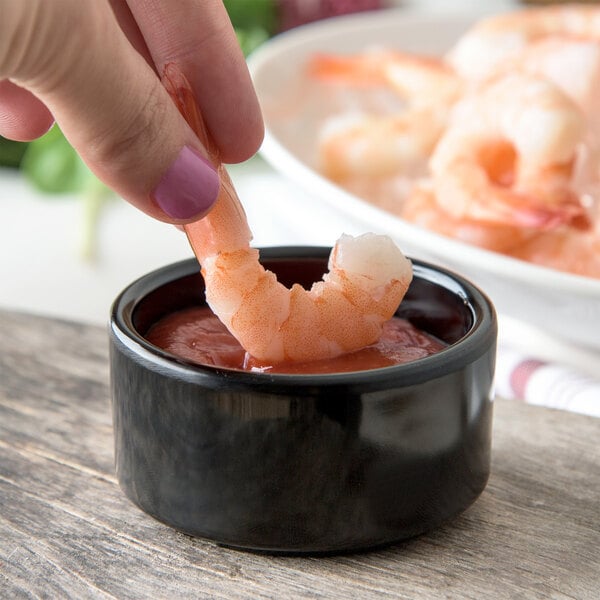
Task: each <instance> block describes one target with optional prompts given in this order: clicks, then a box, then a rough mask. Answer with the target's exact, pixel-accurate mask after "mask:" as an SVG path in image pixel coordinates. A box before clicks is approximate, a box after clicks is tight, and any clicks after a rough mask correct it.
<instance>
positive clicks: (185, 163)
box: [0, 0, 219, 223]
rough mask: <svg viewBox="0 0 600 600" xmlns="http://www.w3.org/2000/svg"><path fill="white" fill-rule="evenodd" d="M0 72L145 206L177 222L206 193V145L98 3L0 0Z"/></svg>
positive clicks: (210, 173) (213, 191) (103, 174)
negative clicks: (41, 105)
mask: <svg viewBox="0 0 600 600" xmlns="http://www.w3.org/2000/svg"><path fill="white" fill-rule="evenodd" d="M0 16H1V18H0V40H3V41H0V79H2V78H10V79H11V80H12V81H13V83H16V84H17V85H19V86H21V87H23V88H25V89H27V90H29V91H31V92H32V93H33V94H35V96H37V97H38V98H39V99H40V100H41V101H42V102H43V103H44V104H45V105H46V106H47V107H48V108H49V109H50V111H51V112H52V114H53V115H54V117H55V119H56V121H57V122H58V123H59V125H60V127H61V129H62V131H63V132H64V134H65V136H66V137H67V139H68V140H69V141H70V143H71V144H72V145H73V147H74V148H75V149H76V150H77V151H78V153H79V154H80V155H81V157H82V158H83V160H84V161H85V162H86V163H87V165H88V166H89V167H90V169H91V170H92V171H93V172H94V173H95V174H96V175H97V176H98V177H99V178H100V179H101V180H102V181H104V183H106V184H107V185H108V186H110V187H111V188H113V189H114V190H115V191H116V192H117V193H118V194H120V195H121V196H122V197H123V198H125V199H126V200H128V201H129V202H131V203H132V204H133V205H135V206H137V207H138V208H139V209H141V210H142V211H144V212H146V213H148V214H149V215H151V216H153V217H155V218H157V219H160V220H163V221H167V222H173V223H184V222H187V221H191V220H194V219H197V218H200V217H202V216H203V215H204V214H206V212H208V210H209V209H210V208H211V206H212V204H213V203H214V202H215V200H216V198H217V195H218V191H219V178H218V175H217V173H216V171H215V169H214V167H213V166H212V164H211V162H210V161H209V159H208V155H207V152H206V149H205V148H204V147H203V146H202V144H201V142H200V141H199V140H198V139H197V137H196V136H195V135H194V133H193V132H192V131H191V129H190V128H189V126H188V125H187V123H186V122H185V121H184V119H183V118H182V117H181V115H180V114H179V112H178V110H177V108H176V107H175V105H174V104H173V102H172V101H171V99H170V97H169V95H168V94H167V92H166V91H165V89H164V88H163V86H162V85H161V83H160V80H159V78H158V77H157V75H156V73H155V72H154V71H153V70H152V68H151V67H150V66H149V65H148V64H147V62H146V61H145V60H144V59H143V58H142V57H141V56H140V55H139V54H138V53H137V52H136V51H135V50H134V48H133V47H132V46H131V44H130V43H129V41H128V40H127V38H126V37H125V34H124V33H123V32H122V30H121V28H120V27H119V25H118V23H117V21H116V18H115V16H114V14H113V13H112V10H111V8H110V5H109V3H108V2H81V1H80V0H52V2H47V1H44V0H20V1H19V2H13V1H12V0H0Z"/></svg>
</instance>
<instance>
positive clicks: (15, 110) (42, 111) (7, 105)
mask: <svg viewBox="0 0 600 600" xmlns="http://www.w3.org/2000/svg"><path fill="white" fill-rule="evenodd" d="M53 124H54V117H53V116H52V113H51V112H50V111H49V110H48V108H46V106H45V104H43V102H41V101H40V100H38V99H37V98H36V97H35V96H34V95H33V94H32V93H31V92H28V91H27V90H24V89H23V88H21V87H19V86H17V85H15V84H14V83H12V82H10V81H8V80H4V81H0V135H2V136H4V137H6V138H9V139H11V140H18V141H21V142H30V141H31V140H35V139H37V138H39V137H41V136H42V135H44V134H45V133H47V132H48V130H49V129H50V128H51V127H52V125H53Z"/></svg>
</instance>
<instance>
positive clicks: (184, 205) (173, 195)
mask: <svg viewBox="0 0 600 600" xmlns="http://www.w3.org/2000/svg"><path fill="white" fill-rule="evenodd" d="M219 186H220V181H219V176H218V175H217V172H216V171H215V169H214V167H213V166H212V165H211V164H210V163H209V162H208V161H207V160H206V159H205V158H203V157H202V156H200V154H198V152H196V151H195V150H194V149H193V148H190V147H189V146H184V147H183V148H182V150H181V152H180V153H179V156H178V157H177V158H176V159H175V162H173V164H172V165H171V166H170V167H169V170H168V171H167V172H166V173H165V174H164V176H163V178H162V179H161V180H160V182H159V184H158V186H157V187H156V189H155V190H154V194H153V195H154V199H155V200H156V203H157V204H158V205H159V206H160V207H161V208H162V210H163V211H164V212H165V213H166V214H167V215H169V216H170V217H172V218H174V219H191V218H192V217H194V216H196V215H201V214H202V213H205V212H206V211H207V210H208V209H209V208H210V207H211V206H212V205H213V204H214V202H215V200H216V199H217V195H218V194H219Z"/></svg>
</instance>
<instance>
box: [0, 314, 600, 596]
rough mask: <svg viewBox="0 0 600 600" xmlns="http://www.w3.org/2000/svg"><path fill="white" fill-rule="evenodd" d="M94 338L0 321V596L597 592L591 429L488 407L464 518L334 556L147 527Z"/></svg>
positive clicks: (589, 421)
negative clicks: (483, 456)
mask: <svg viewBox="0 0 600 600" xmlns="http://www.w3.org/2000/svg"><path fill="white" fill-rule="evenodd" d="M107 362H108V361H107V341H106V332H105V331H104V330H103V329H102V328H96V327H87V326H84V325H81V324H74V323H69V322H65V321H58V320H51V319H45V318H41V317H32V316H29V315H20V314H16V313H3V312H0V507H1V508H0V597H2V598H4V597H6V598H13V597H14V598H38V597H39V598H44V597H51V598H58V597H61V598H62V597H66V598H102V599H106V598H123V597H127V598H149V597H177V598H198V597H201V598H202V597H206V598H361V599H363V598H366V599H368V598H424V599H427V598H473V599H480V598H492V597H493V598H498V599H503V598H506V599H509V598H553V599H567V598H576V599H578V600H587V599H590V600H591V599H596V598H598V590H600V554H599V548H600V505H599V503H600V500H599V498H600V466H599V465H600V444H599V443H598V440H599V439H600V419H593V418H588V417H583V416H579V415H574V414H568V413H563V412H559V411H552V410H547V409H540V408H535V407H530V406H525V405H522V404H518V403H515V402H508V401H502V400H500V401H498V402H497V403H496V407H495V423H494V447H493V465H492V476H491V478H490V482H489V485H488V487H487V488H486V490H485V492H484V493H483V494H482V496H481V498H480V499H479V500H478V501H477V502H476V503H475V504H474V505H473V506H472V507H471V508H470V509H469V510H468V511H466V512H465V513H464V514H463V515H461V516H460V517H458V518H457V519H455V520H454V521H452V522H451V523H448V524H447V525H445V526H443V527H441V528H439V529H437V530H436V531H434V532H432V533H430V534H427V535H424V536H421V537H419V538H417V539H415V540H410V541H408V542H405V543H402V544H398V545H396V546H393V547H390V548H387V549H384V550H378V551H375V552H368V553H363V554H354V555H347V556H333V557H326V558H298V557H293V558H292V557H271V556H264V555H258V554H249V553H244V552H238V551H234V550H229V549H225V548H220V547H218V546H216V545H215V544H212V543H210V542H207V541H204V540H199V539H193V538H190V537H188V536H186V535H183V534H181V533H178V532H176V531H173V530H172V529H170V528H169V527H166V526H165V525H163V524H161V523H158V522H156V521H155V520H153V519H151V518H150V517H148V516H146V515H145V514H144V513H142V512H141V511H139V510H138V509H137V508H136V507H135V506H133V505H132V504H131V503H130V502H129V501H128V500H127V499H126V498H125V497H124V496H123V494H122V493H121V492H120V490H119V488H118V485H117V483H116V480H115V477H114V474H113V453H112V443H113V442H112V430H111V421H110V408H109V388H108V367H107Z"/></svg>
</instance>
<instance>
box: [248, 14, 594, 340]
mask: <svg viewBox="0 0 600 600" xmlns="http://www.w3.org/2000/svg"><path fill="white" fill-rule="evenodd" d="M475 19H476V16H473V15H469V16H464V15H456V14H453V15H448V16H442V15H427V16H425V15H410V14H406V13H405V12H403V11H402V10H390V11H382V12H375V13H370V14H368V15H364V14H363V15H353V16H350V17H343V18H337V19H330V20H328V21H323V22H320V23H317V24H312V25H307V26H304V27H300V28H298V29H295V30H292V31H290V32H288V33H285V34H282V35H280V36H277V37H275V38H273V39H272V40H271V41H269V42H268V43H266V44H264V45H263V46H262V47H261V48H260V49H259V50H258V51H257V52H255V53H254V55H253V56H251V57H250V60H249V65H250V70H251V72H252V76H253V79H254V83H255V87H256V90H257V93H258V96H259V99H260V102H261V105H262V107H263V112H264V118H265V124H266V136H265V141H264V143H263V146H262V149H261V153H262V155H263V157H264V158H265V159H266V160H267V161H268V162H269V163H270V164H271V165H272V166H273V167H274V168H275V169H276V170H278V171H279V172H280V173H282V174H284V175H285V176H287V177H288V178H290V179H291V180H293V181H295V182H296V183H298V184H299V185H300V186H302V187H303V188H304V189H305V190H306V191H308V192H310V193H311V195H314V196H316V197H318V198H319V199H320V200H321V201H322V202H324V203H327V204H328V205H329V206H330V207H333V208H334V209H335V210H336V211H338V212H339V214H340V216H341V215H343V216H344V217H352V218H353V219H355V220H358V221H360V222H361V223H363V224H364V229H365V231H375V232H378V233H385V234H388V235H390V236H391V237H392V238H394V239H395V240H396V242H397V243H398V244H399V246H400V247H401V248H402V249H403V250H404V251H405V252H406V253H408V254H411V255H412V256H415V257H419V258H423V259H426V260H432V261H435V262H437V263H440V264H443V265H445V266H447V267H450V268H452V269H454V270H456V271H458V272H460V273H462V274H464V275H466V276H467V277H469V278H470V279H471V280H473V281H474V282H475V283H477V284H478V285H479V286H481V287H482V288H483V289H484V290H485V291H486V292H487V293H488V294H489V296H490V297H491V298H492V300H493V301H494V303H495V305H496V307H497V309H498V311H499V312H501V313H503V314H505V315H508V316H511V317H513V318H517V319H519V320H522V321H524V322H526V323H529V324H531V325H534V326H537V327H540V328H542V329H543V330H544V331H546V332H547V333H551V334H553V335H556V336H559V337H561V338H562V339H565V340H568V341H570V342H575V343H577V344H580V345H583V346H587V347H590V348H594V349H599V348H600V335H599V333H600V281H598V280H594V279H590V278H586V277H579V276H576V275H570V274H566V273H560V272H557V271H554V270H551V269H546V268H542V267H538V266H535V265H532V264H528V263H525V262H523V261H519V260H515V259H512V258H509V257H506V256H502V255H499V254H496V253H493V252H489V251H486V250H483V249H480V248H476V247H474V246H469V245H467V244H464V243H462V242H459V241H456V240H452V239H449V238H446V237H443V236H440V235H438V234H435V233H433V232H430V231H426V230H424V229H421V228H419V227H416V226H414V225H412V224H410V223H408V222H406V221H404V220H402V219H400V218H398V217H396V216H394V215H392V214H390V213H387V212H385V211H383V210H381V209H379V208H377V207H375V206H373V205H371V204H369V203H368V202H366V201H364V200H362V199H360V198H358V197H357V196H354V195H352V194H350V193H349V192H347V191H345V190H343V189H341V188H340V187H339V186H336V185H335V184H333V183H332V182H330V181H328V180H327V179H325V178H324V177H323V176H321V175H320V174H319V173H318V172H317V171H316V170H315V169H314V165H313V164H312V160H313V153H312V152H311V145H310V140H311V139H312V137H313V135H314V130H315V119H316V118H317V117H316V116H315V114H314V111H313V112H307V113H306V114H302V111H301V110H299V109H300V108H301V106H302V102H303V91H304V90H303V88H302V87H299V84H298V81H299V73H300V72H301V70H302V66H303V65H304V64H305V61H306V59H307V58H308V57H309V56H311V55H312V54H313V53H314V52H317V51H330V52H355V51H359V50H361V49H363V48H364V47H365V46H368V45H373V44H380V45H385V46H391V47H398V48H401V49H403V50H408V51H412V52H419V53H426V54H440V53H442V52H444V51H445V50H446V49H448V48H449V47H450V46H451V45H452V44H453V43H454V41H456V39H457V38H458V37H459V35H460V34H461V33H462V32H463V31H464V30H465V29H466V28H467V27H468V26H469V25H470V24H471V23H473V21H474V20H475ZM290 114H296V115H297V114H301V115H302V116H300V117H297V116H296V117H294V119H290V117H289V115H290Z"/></svg>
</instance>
